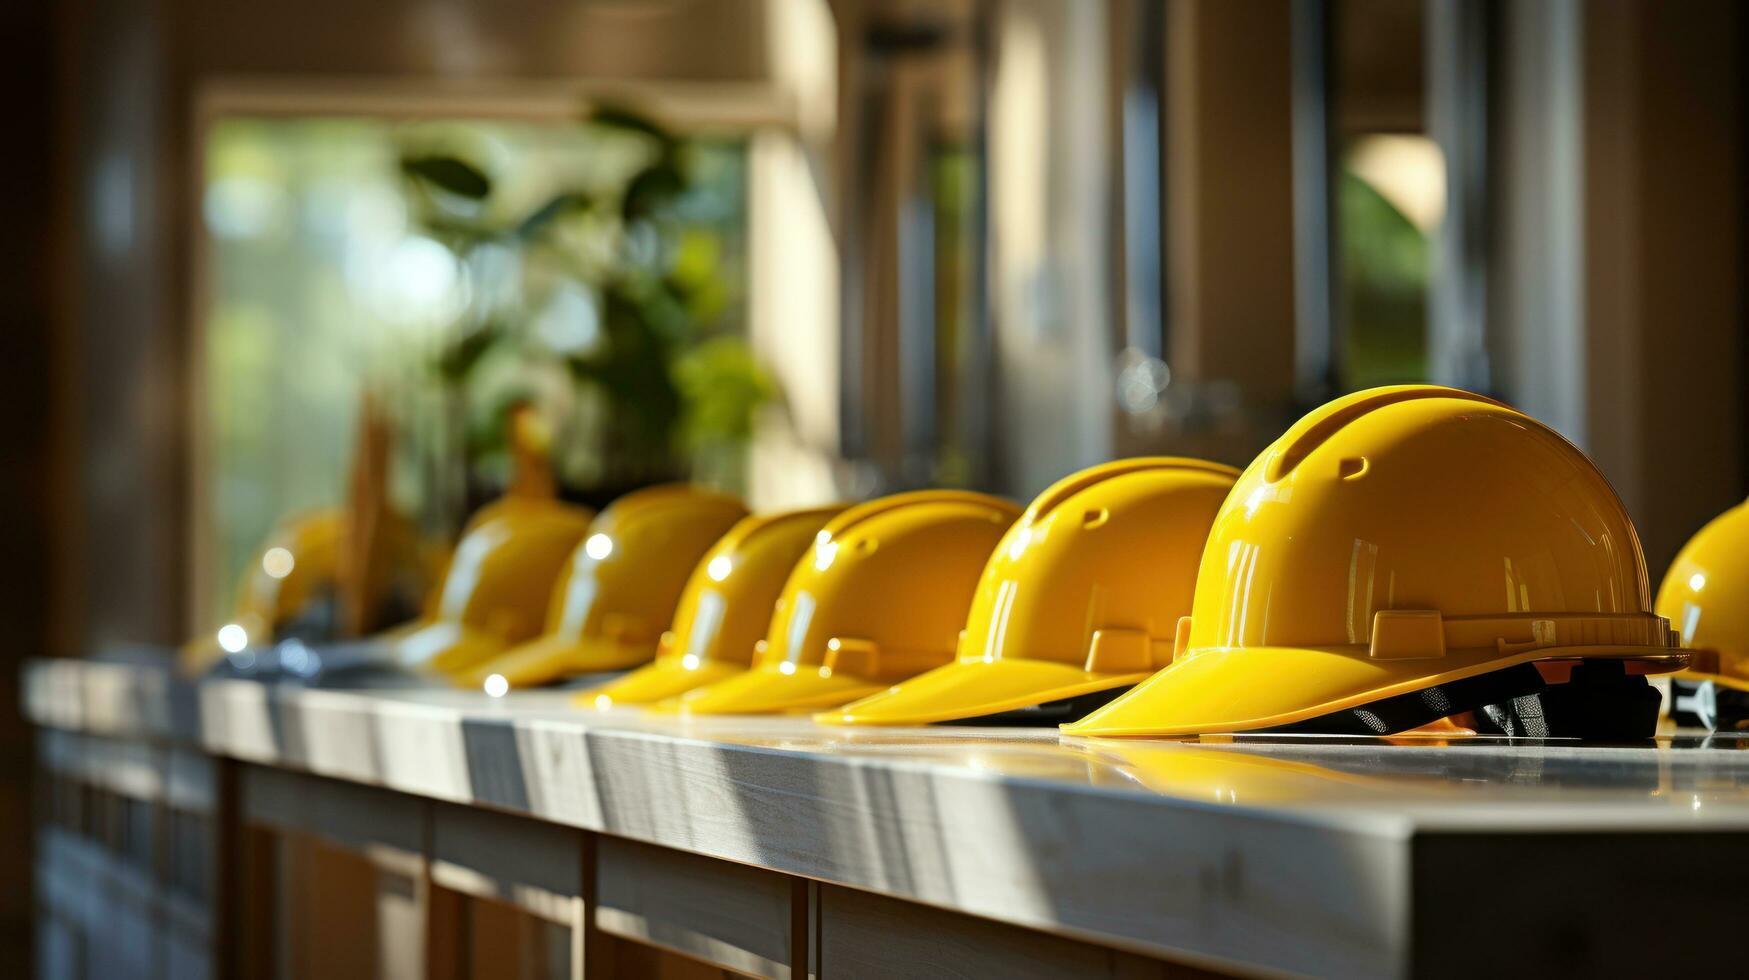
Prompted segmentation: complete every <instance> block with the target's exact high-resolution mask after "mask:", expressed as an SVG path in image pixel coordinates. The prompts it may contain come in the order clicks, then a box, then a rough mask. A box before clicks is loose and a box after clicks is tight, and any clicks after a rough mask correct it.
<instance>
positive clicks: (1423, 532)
mask: <svg viewBox="0 0 1749 980" xmlns="http://www.w3.org/2000/svg"><path fill="white" fill-rule="evenodd" d="M1649 592H1650V590H1649V588H1648V586H1647V581H1646V565H1645V559H1644V557H1643V556H1642V554H1641V551H1640V542H1639V537H1638V536H1637V535H1636V534H1635V532H1634V527H1633V524H1632V522H1631V521H1629V519H1628V516H1627V512H1626V511H1625V510H1624V509H1623V507H1622V504H1621V501H1620V500H1619V499H1618V498H1617V497H1616V495H1615V491H1614V490H1612V489H1611V488H1610V486H1609V484H1608V482H1607V481H1605V480H1604V478H1603V476H1602V474H1600V473H1599V472H1598V471H1597V468H1596V467H1595V466H1594V465H1593V464H1592V462H1591V461H1590V460H1589V459H1588V458H1586V456H1585V454H1584V453H1582V452H1580V451H1579V450H1578V449H1576V448H1574V446H1573V445H1572V444H1570V443H1568V442H1567V441H1566V440H1565V439H1562V438H1561V437H1560V436H1559V435H1558V434H1556V433H1555V432H1554V431H1553V430H1552V429H1549V428H1548V427H1547V426H1544V425H1542V424H1541V423H1539V422H1537V421H1536V420H1534V419H1532V418H1530V417H1529V416H1526V415H1524V414H1522V413H1520V412H1517V411H1514V410H1513V409H1511V408H1508V407H1507V406H1505V405H1502V404H1500V403H1498V402H1495V401H1492V400H1490V399H1488V398H1484V397H1482V396H1480V395H1473V394H1470V393H1468V392H1464V391H1458V390H1455V389H1451V388H1440V387H1434V386H1427V385H1406V386H1401V387H1392V388H1376V389H1373V390H1370V391H1363V392H1359V393H1356V394H1353V395H1349V396H1346V397H1344V398H1339V399H1337V400H1336V401H1333V402H1331V403H1329V404H1327V405H1325V406H1323V407H1322V408H1319V409H1317V410H1316V411H1314V412H1312V413H1311V414H1309V415H1307V416H1306V417H1305V418H1303V419H1301V420H1300V421H1299V422H1298V423H1296V424H1295V425H1294V426H1293V427H1292V428H1291V429H1289V430H1288V431H1287V432H1286V433H1285V434H1284V435H1282V437H1281V438H1280V439H1278V440H1276V442H1275V443H1274V444H1273V445H1272V446H1270V447H1269V448H1268V449H1266V450H1265V451H1264V452H1263V454H1262V455H1261V456H1259V457H1258V458H1257V459H1256V460H1255V461H1254V462H1253V463H1252V464H1251V466H1250V467H1249V468H1248V469H1246V471H1245V473H1244V474H1243V475H1242V476H1241V477H1240V478H1239V482H1238V484H1237V485H1236V486H1235V487H1234V488H1233V492H1232V493H1231V495H1229V496H1228V497H1227V502H1226V504H1225V505H1224V506H1223V507H1222V508H1221V512H1220V515H1219V516H1218V517H1216V519H1215V524H1214V528H1213V529H1212V531H1211V532H1210V534H1209V541H1208V547H1207V549H1206V550H1205V551H1204V552H1203V561H1202V568H1201V571H1200V573H1199V577H1198V579H1197V585H1196V599H1195V602H1194V603H1193V606H1192V611H1191V618H1190V621H1189V622H1188V623H1187V624H1182V625H1181V626H1180V627H1179V630H1178V642H1177V644H1176V646H1177V650H1176V655H1175V656H1174V657H1173V661H1172V665H1171V666H1170V667H1168V668H1166V669H1165V670H1163V671H1161V672H1160V673H1158V674H1156V675H1154V676H1153V677H1151V678H1149V679H1148V680H1146V681H1144V682H1143V683H1142V684H1140V685H1138V686H1137V687H1135V688H1134V689H1133V690H1131V691H1130V692H1129V693H1127V694H1125V695H1124V696H1123V697H1121V698H1119V699H1118V700H1116V701H1113V702H1112V703H1111V704H1108V705H1106V706H1105V707H1103V708H1101V709H1099V710H1097V711H1095V712H1093V713H1092V714H1090V715H1088V716H1087V717H1086V718H1084V719H1082V720H1081V721H1079V722H1076V723H1074V724H1071V725H1066V726H1064V730H1065V731H1068V732H1071V733H1074V734H1083V735H1195V734H1202V733H1209V732H1233V731H1249V730H1257V729H1275V730H1289V731H1310V732H1331V733H1342V734H1388V733H1391V732H1397V731H1403V730H1406V729H1409V728H1414V727H1416V726H1419V725H1422V724H1425V723H1426V722H1428V721H1431V720H1433V719H1435V718H1440V717H1446V716H1450V715H1453V714H1458V713H1460V712H1465V711H1477V712H1478V721H1479V722H1482V725H1481V726H1480V728H1479V729H1478V730H1494V729H1499V730H1505V731H1508V732H1513V733H1518V734H1532V735H1538V734H1541V735H1563V734H1574V735H1580V736H1582V737H1589V736H1601V737H1646V736H1649V735H1650V734H1651V730H1652V727H1653V726H1654V725H1655V723H1656V715H1657V695H1656V692H1654V691H1652V690H1651V688H1650V687H1649V686H1648V685H1647V684H1646V682H1645V678H1644V677H1641V676H1637V675H1639V674H1643V673H1657V672H1662V671H1670V670H1676V669H1679V668H1680V667H1681V666H1683V665H1684V664H1685V663H1686V662H1687V659H1688V657H1687V654H1686V652H1684V651H1682V650H1680V649H1679V648H1678V646H1677V643H1676V638H1675V636H1674V635H1673V634H1672V633H1671V631H1670V628H1669V623H1668V622H1667V621H1666V620H1664V619H1663V618H1662V617H1660V616H1657V615H1655V614H1653V613H1652V612H1651V611H1650V607H1651V601H1650V595H1649ZM1551 682H1554V683H1551ZM1629 732H1633V733H1637V734H1628V733H1629Z"/></svg>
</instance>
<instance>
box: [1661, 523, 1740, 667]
mask: <svg viewBox="0 0 1749 980" xmlns="http://www.w3.org/2000/svg"><path fill="white" fill-rule="evenodd" d="M1657 610H1658V615H1660V616H1663V617H1665V618H1666V619H1668V620H1670V625H1671V626H1672V627H1673V628H1674V629H1675V630H1676V631H1677V633H1678V634H1680V635H1681V637H1682V645H1683V646H1685V647H1692V648H1693V649H1694V660H1693V662H1692V663H1690V664H1689V666H1688V668H1687V669H1686V670H1684V671H1682V672H1681V673H1679V674H1677V675H1676V676H1677V677H1679V678H1682V679H1684V680H1691V681H1712V682H1713V683H1715V684H1718V685H1721V686H1723V687H1728V688H1731V689H1733V690H1738V691H1749V502H1746V503H1741V504H1738V505H1737V506H1735V507H1732V508H1731V509H1730V510H1727V511H1725V512H1724V513H1723V514H1720V515H1719V516H1718V517H1715V518H1713V519H1712V520H1711V521H1709V522H1708V523H1707V525H1706V526H1705V527H1703V528H1701V529H1700V530H1699V531H1698V532H1696V534H1695V535H1694V537H1693V538H1690V539H1689V541H1688V543H1687V544H1685V545H1683V546H1682V550H1681V551H1679V552H1677V554H1676V560H1675V561H1674V562H1672V563H1671V565H1670V570H1669V571H1668V572H1666V573H1665V575H1664V584H1663V585H1662V586H1660V587H1659V589H1658V604H1657Z"/></svg>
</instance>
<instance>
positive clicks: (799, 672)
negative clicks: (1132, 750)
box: [661, 490, 1020, 714]
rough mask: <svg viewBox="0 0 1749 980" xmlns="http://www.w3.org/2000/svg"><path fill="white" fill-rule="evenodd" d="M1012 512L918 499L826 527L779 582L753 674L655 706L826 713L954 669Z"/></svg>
mask: <svg viewBox="0 0 1749 980" xmlns="http://www.w3.org/2000/svg"><path fill="white" fill-rule="evenodd" d="M1018 516H1020V508H1018V507H1016V506H1015V505H1014V504H1012V503H1010V502H1008V501H1006V500H1003V499H1001V498H999V497H991V496H988V495H986V494H981V493H971V492H968V491H963V490H918V491H914V492H910V493H900V494H894V495H892V496H889V497H882V498H880V499H878V500H871V501H869V502H867V503H864V504H859V505H857V506H855V507H852V508H850V509H849V510H846V511H844V512H843V513H842V514H839V515H838V516H837V517H835V518H833V519H832V520H831V521H829V522H828V523H827V524H826V526H825V528H823V529H822V530H821V531H820V533H819V534H818V535H817V537H816V539H815V542H814V547H813V549H812V550H811V551H810V552H809V553H808V554H806V555H804V556H803V557H802V559H801V561H799V562H798V563H797V564H796V566H795V568H794V570H793V571H791V572H790V575H789V579H788V580H787V581H786V582H785V583H784V587H783V594H782V597H781V598H779V599H778V602H777V608H776V611H775V613H774V614H773V616H772V620H771V630H770V632H769V634H768V635H767V637H766V647H765V650H764V652H763V653H761V654H760V655H759V657H758V658H757V659H756V660H755V662H754V665H753V668H752V669H751V670H749V671H747V672H745V673H743V674H740V675H737V676H735V677H731V678H729V679H727V680H723V681H719V682H717V683H715V684H712V685H710V686H708V687H702V688H698V689H696V690H693V691H689V692H687V693H686V694H683V695H681V696H680V697H679V698H676V699H674V700H673V701H672V702H663V704H662V705H661V707H663V708H664V709H672V710H677V711H680V712H681V713H684V714H770V713H775V712H786V711H801V710H807V709H819V708H830V707H833V706H834V705H839V704H843V703H845V702H847V701H852V700H855V699H856V698H859V697H862V696H864V695H867V694H872V693H874V692H875V691H878V690H880V689H881V688H883V687H886V686H888V685H890V684H892V683H893V682H895V681H898V680H901V679H903V678H905V677H909V676H912V675H914V674H919V673H922V672H923V671H925V670H928V669H930V668H932V667H937V666H940V665H941V664H944V663H947V662H948V661H950V660H952V659H953V653H954V643H955V640H956V638H957V636H958V635H959V629H960V625H961V624H962V623H964V622H965V617H966V610H967V607H969V606H970V605H971V602H972V594H973V593H974V591H976V589H977V584H978V575H979V573H981V572H982V571H983V568H984V562H985V561H986V560H988V559H989V557H990V552H991V551H992V550H993V549H994V548H995V547H996V543H997V542H998V541H999V540H1000V539H1001V537H1002V534H1003V532H1004V531H1006V530H1007V529H1008V526H1009V525H1010V524H1012V523H1013V522H1014V519H1015V518H1016V517H1018Z"/></svg>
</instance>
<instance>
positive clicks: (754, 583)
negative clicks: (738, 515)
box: [577, 506, 844, 708]
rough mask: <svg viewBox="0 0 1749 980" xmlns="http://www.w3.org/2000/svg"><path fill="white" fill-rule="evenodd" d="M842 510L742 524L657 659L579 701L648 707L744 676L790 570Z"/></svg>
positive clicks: (697, 579)
mask: <svg viewBox="0 0 1749 980" xmlns="http://www.w3.org/2000/svg"><path fill="white" fill-rule="evenodd" d="M843 509H844V508H843V507H842V506H839V507H821V508H816V509H813V510H793V511H788V512H785V513H780V514H761V515H755V516H753V517H746V518H743V519H742V520H741V521H740V523H738V524H736V525H735V526H734V527H733V528H730V529H729V533H728V534H725V535H723V537H722V538H721V539H720V540H718V541H717V543H716V544H715V545H714V546H712V547H711V550H710V551H709V552H707V553H706V554H705V556H704V558H703V559H701V560H700V561H699V563H698V565H697V566H696V567H694V568H693V570H692V577H691V578H688V579H687V580H686V591H684V592H683V593H681V596H680V606H679V608H678V609H677V610H676V611H675V613H674V625H673V627H672V628H671V629H669V630H668V632H666V633H663V634H662V640H661V643H660V644H658V649H657V654H656V660H655V662H654V663H651V664H646V665H645V666H643V667H640V668H638V669H637V670H634V671H632V672H631V673H629V674H627V675H626V676H624V677H621V678H619V679H617V680H614V681H611V682H609V683H607V684H605V685H603V686H601V687H597V688H593V689H590V690H587V691H583V692H582V693H580V694H579V695H578V696H577V700H578V702H579V703H581V704H586V705H593V706H595V707H599V708H606V707H610V706H612V705H615V704H649V703H651V702H654V701H660V700H662V699H663V698H669V697H673V696H675V695H678V694H684V693H686V692H687V691H690V690H692V689H693V688H696V687H703V686H704V685H706V684H714V683H716V682H717V681H720V680H723V679H724V678H727V677H732V676H734V675H736V674H740V673H743V672H745V671H746V670H747V668H748V666H749V665H751V664H752V663H753V653H754V650H755V648H756V647H759V646H763V645H764V636H765V631H766V629H767V628H768V627H769V626H770V625H771V612H772V609H773V608H774V607H775V606H776V605H777V597H778V595H779V594H780V593H781V592H782V591H783V583H784V580H785V579H787V578H789V573H790V569H792V568H794V567H795V565H796V562H798V561H800V560H801V559H802V556H803V555H805V554H807V552H808V547H809V546H810V545H812V544H813V543H814V536H815V535H816V534H818V533H819V532H820V529H821V528H822V527H824V526H825V524H826V522H827V521H828V520H830V519H831V518H832V517H833V516H834V515H836V514H837V513H838V512H839V511H841V510H843Z"/></svg>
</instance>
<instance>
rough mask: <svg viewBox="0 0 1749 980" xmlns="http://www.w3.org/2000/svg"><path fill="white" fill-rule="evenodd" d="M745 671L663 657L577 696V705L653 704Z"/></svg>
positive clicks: (732, 666) (720, 663)
mask: <svg viewBox="0 0 1749 980" xmlns="http://www.w3.org/2000/svg"><path fill="white" fill-rule="evenodd" d="M746 671H747V668H746V667H744V666H742V665H740V664H732V663H724V662H723V661H721V660H705V659H699V660H697V662H696V664H695V665H694V666H691V667H688V666H687V665H686V664H685V663H684V658H682V657H664V658H662V659H660V660H657V661H656V662H655V663H650V664H645V665H644V666H642V667H639V668H638V669H637V670H634V671H632V672H631V673H629V674H627V675H625V676H624V677H620V678H616V679H615V680H612V681H609V682H608V683H606V684H603V685H601V686H600V687H592V688H589V689H588V690H584V691H580V692H578V694H577V703H578V704H580V705H582V706H584V707H591V708H607V707H611V706H613V705H620V704H654V703H655V702H657V701H661V700H663V699H665V698H672V697H677V696H679V695H682V694H685V693H686V692H687V691H692V690H696V689H698V688H701V687H704V686H706V685H707V684H715V683H717V682H718V681H722V680H727V679H728V678H730V677H734V676H735V675H736V674H743V673H746Z"/></svg>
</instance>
